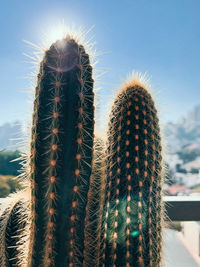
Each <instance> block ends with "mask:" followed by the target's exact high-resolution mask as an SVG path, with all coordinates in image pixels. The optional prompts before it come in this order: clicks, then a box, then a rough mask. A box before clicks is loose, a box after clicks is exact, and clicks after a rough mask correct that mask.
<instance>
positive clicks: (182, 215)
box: [164, 196, 200, 221]
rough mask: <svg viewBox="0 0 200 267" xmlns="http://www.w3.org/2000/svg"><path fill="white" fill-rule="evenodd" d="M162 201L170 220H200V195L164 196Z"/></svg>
mask: <svg viewBox="0 0 200 267" xmlns="http://www.w3.org/2000/svg"><path fill="white" fill-rule="evenodd" d="M164 203H165V208H166V212H167V215H168V217H169V219H170V220H171V221H200V197H193V196H177V197H176V196H165V197H164Z"/></svg>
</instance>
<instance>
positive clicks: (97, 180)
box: [83, 138, 105, 267]
mask: <svg viewBox="0 0 200 267" xmlns="http://www.w3.org/2000/svg"><path fill="white" fill-rule="evenodd" d="M104 159H105V145H104V142H103V140H102V139H100V138H95V141H94V159H93V165H92V174H91V177H90V189H89V191H88V202H87V207H86V211H87V212H86V221H85V235H84V243H85V247H84V262H83V266H85V267H90V266H91V267H98V266H100V257H101V243H102V238H101V233H102V215H103V202H104V196H105V160H104Z"/></svg>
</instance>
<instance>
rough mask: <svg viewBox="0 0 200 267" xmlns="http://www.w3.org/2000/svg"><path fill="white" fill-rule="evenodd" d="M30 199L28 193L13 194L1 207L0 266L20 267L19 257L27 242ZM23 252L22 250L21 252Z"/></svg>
mask: <svg viewBox="0 0 200 267" xmlns="http://www.w3.org/2000/svg"><path fill="white" fill-rule="evenodd" d="M28 205H29V198H28V195H27V192H26V191H22V192H18V193H14V194H11V195H10V196H9V197H8V198H7V199H6V203H5V204H3V207H1V216H0V266H2V267H12V266H18V265H17V263H18V255H19V253H21V252H20V250H21V249H22V247H24V242H26V234H27V233H26V231H24V229H26V227H27V224H28V221H27V219H28V212H27V211H28ZM21 251H22V250H21Z"/></svg>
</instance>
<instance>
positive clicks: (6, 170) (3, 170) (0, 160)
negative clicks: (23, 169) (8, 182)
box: [0, 150, 20, 176]
mask: <svg viewBox="0 0 200 267" xmlns="http://www.w3.org/2000/svg"><path fill="white" fill-rule="evenodd" d="M19 156H20V152H19V151H18V150H16V151H1V152H0V174H2V175H14V176H17V175H18V174H19V172H18V170H19V169H20V162H19V161H14V162H11V161H12V160H14V159H16V158H19Z"/></svg>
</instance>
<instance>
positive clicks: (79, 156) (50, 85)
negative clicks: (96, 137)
mask: <svg viewBox="0 0 200 267" xmlns="http://www.w3.org/2000/svg"><path fill="white" fill-rule="evenodd" d="M70 46H71V47H70ZM70 53H71V54H70ZM91 73H92V68H91V66H90V62H89V58H88V55H87V54H86V53H85V51H84V48H83V47H82V46H79V45H78V44H76V42H75V41H74V40H73V39H71V38H70V37H67V38H66V39H64V40H62V41H58V42H56V43H55V44H54V45H52V46H51V48H50V49H49V50H48V51H47V52H46V55H45V57H44V60H43V61H42V63H41V66H40V73H39V75H38V85H37V87H36V95H35V102H34V114H33V127H32V143H31V164H30V166H31V181H32V201H31V202H32V205H31V207H32V226H31V239H30V248H29V259H28V264H29V266H35V264H36V265H37V264H38V262H37V261H38V258H39V255H38V254H37V253H36V254H35V251H34V249H35V247H37V243H36V240H37V242H38V241H39V240H40V241H42V238H44V240H45V242H43V243H44V244H43V248H41V250H43V251H44V256H42V264H43V265H42V266H55V265H56V264H57V262H55V258H56V252H55V251H56V248H55V247H56V246H59V247H62V252H61V253H62V256H63V258H62V259H59V260H60V261H62V260H63V261H62V262H64V266H68V265H69V266H70V267H72V266H74V264H77V262H79V263H80V261H82V253H83V251H82V244H80V243H83V240H81V239H80V238H79V237H78V235H79V234H80V233H78V231H77V233H75V230H76V227H78V226H77V224H80V221H82V220H83V218H78V217H80V216H83V215H84V214H83V213H82V214H81V215H80V216H79V211H80V210H81V209H84V205H85V203H86V197H85V195H86V194H87V190H88V187H89V176H90V169H91V158H92V143H93V124H94V121H93V112H94V110H93V98H94V95H93V90H92V88H93V80H92V78H91ZM71 85H72V86H71ZM70 86H71V87H72V88H70ZM67 90H68V92H67ZM70 90H71V92H70ZM42 94H43V95H42ZM70 94H71V95H70ZM45 97H46V98H48V99H46V100H45V99H44V98H45ZM68 106H69V107H70V108H71V109H70V108H68ZM45 109H46V110H45ZM65 113H68V114H65ZM74 114H75V115H74ZM70 116H71V117H72V120H71V121H70ZM65 123H66V125H65ZM70 126H72V129H71V128H70V129H67V128H66V127H70ZM67 131H68V132H70V131H71V135H70V134H68V133H67ZM38 136H39V138H38ZM69 136H70V138H71V139H69V140H65V138H66V139H67V137H69ZM38 139H39V140H38ZM73 142H74V144H73ZM72 145H74V146H73V147H71V149H70V146H72ZM68 147H69V148H68ZM68 149H69V151H67V152H68V154H65V153H67V152H65V151H66V150H68ZM88 150H89V152H88ZM70 152H71V155H69V153H70ZM38 155H40V156H39V157H38ZM67 157H68V161H69V159H70V160H72V164H71V165H70V166H69V165H68V169H67V167H66V170H65V169H64V168H65V162H64V160H66V158H67ZM71 157H74V159H71ZM39 160H40V161H42V163H43V165H41V163H40V162H39ZM38 166H39V167H38ZM39 168H41V169H39ZM62 168H63V169H64V170H62ZM86 168H87V170H86ZM38 173H39V175H41V177H39V175H38ZM64 176H67V177H64ZM64 179H65V180H64ZM70 179H72V181H70ZM68 180H69V181H68ZM64 181H65V186H64V185H63V186H64V187H66V183H69V186H68V187H69V191H70V189H71V192H70V196H71V198H70V199H71V205H70V204H69V203H68V202H69V199H68V200H67V199H66V196H65V195H67V194H68V193H69V192H63V189H62V182H64ZM38 183H40V184H39V185H38ZM83 191H84V192H83ZM37 192H38V193H37ZM64 194H65V195H64ZM39 196H40V198H39ZM67 197H68V198H69V196H67ZM38 202H39V204H38ZM58 202H59V206H60V207H61V209H65V208H66V210H68V212H67V215H66V214H60V213H61V211H60V210H59V211H58ZM66 202H67V205H66V207H65V204H66ZM37 205H38V206H41V205H44V209H42V208H41V209H40V214H37V210H38V206H37ZM78 205H81V207H78ZM69 209H70V211H69ZM41 215H42V216H43V218H41ZM66 217H67V218H66ZM68 217H69V218H68ZM59 220H62V222H60V221H59ZM64 220H67V221H66V222H65V221H64ZM63 221H64V222H63ZM77 221H78V223H77ZM36 223H37V224H38V225H36ZM63 224H65V225H66V224H67V225H68V227H67V229H64V230H65V232H67V234H65V233H64V236H65V239H64V240H63V239H62V238H60V239H59V234H58V232H59V229H58V226H60V227H63ZM36 227H37V228H39V229H42V228H44V229H45V233H42V234H41V233H36ZM65 228H66V226H65ZM41 231H42V230H41ZM39 234H40V235H41V236H36V235H39ZM82 235H83V233H82ZM81 238H83V237H82V236H81ZM61 239H62V240H61ZM79 239H80V240H79ZM61 241H62V242H64V243H62V244H60V243H61ZM79 241H80V242H79ZM34 254H35V255H34ZM56 260H58V256H57V259H56ZM39 261H40V260H39ZM40 262H41V261H40ZM40 264H41V263H40Z"/></svg>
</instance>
